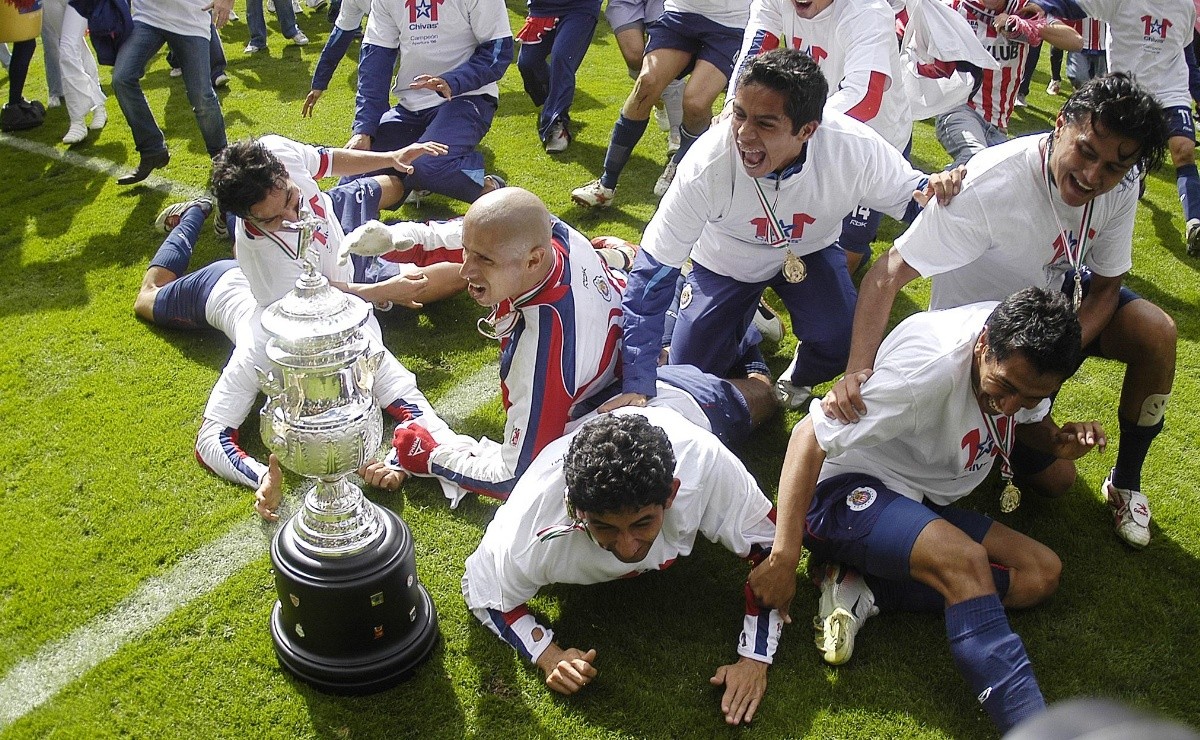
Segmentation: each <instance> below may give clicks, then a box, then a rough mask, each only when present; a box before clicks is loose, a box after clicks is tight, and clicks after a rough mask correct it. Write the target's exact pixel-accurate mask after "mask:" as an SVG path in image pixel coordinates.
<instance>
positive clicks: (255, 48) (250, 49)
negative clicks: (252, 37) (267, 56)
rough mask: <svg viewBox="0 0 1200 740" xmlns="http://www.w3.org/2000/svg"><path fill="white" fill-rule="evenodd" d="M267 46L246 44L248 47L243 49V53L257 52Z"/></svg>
mask: <svg viewBox="0 0 1200 740" xmlns="http://www.w3.org/2000/svg"><path fill="white" fill-rule="evenodd" d="M265 48H266V47H265V46H259V45H258V44H246V48H245V49H242V53H243V54H257V53H258V52H260V51H262V50H263V49H265Z"/></svg>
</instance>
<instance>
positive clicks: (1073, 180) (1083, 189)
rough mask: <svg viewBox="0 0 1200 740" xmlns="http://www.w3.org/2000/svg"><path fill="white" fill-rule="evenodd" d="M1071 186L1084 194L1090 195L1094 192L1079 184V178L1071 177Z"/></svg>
mask: <svg viewBox="0 0 1200 740" xmlns="http://www.w3.org/2000/svg"><path fill="white" fill-rule="evenodd" d="M1071 184H1073V185H1074V186H1075V187H1077V188H1079V189H1080V190H1082V191H1083V192H1085V193H1090V192H1092V191H1093V190H1095V188H1089V187H1088V186H1087V185H1084V184H1083V183H1081V182H1080V181H1079V178H1077V177H1075V176H1074V175H1071Z"/></svg>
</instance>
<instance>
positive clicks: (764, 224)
mask: <svg viewBox="0 0 1200 740" xmlns="http://www.w3.org/2000/svg"><path fill="white" fill-rule="evenodd" d="M815 222H816V219H815V218H813V217H812V216H810V215H808V214H807V213H793V214H792V222H791V223H790V224H788V223H784V221H783V219H782V218H781V219H779V230H780V231H782V232H783V235H784V237H785V238H787V240H788V241H793V242H795V241H800V240H801V239H803V238H804V227H805V226H807V225H809V224H811V223H815ZM750 225H751V226H753V227H754V238H755V239H757V240H758V241H760V242H770V241H771V230H770V228H769V227H770V225H771V222H770V221H769V220H768V219H767V217H766V216H759V217H758V218H752V219H750Z"/></svg>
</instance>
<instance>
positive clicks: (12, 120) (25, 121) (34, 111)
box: [0, 100, 46, 131]
mask: <svg viewBox="0 0 1200 740" xmlns="http://www.w3.org/2000/svg"><path fill="white" fill-rule="evenodd" d="M45 120H46V108H45V106H43V105H42V104H41V103H39V102H37V101H36V100H35V101H32V102H30V101H28V100H22V101H21V102H19V103H15V104H14V103H9V104H6V105H5V106H4V108H3V109H0V131H25V130H27V129H31V128H37V127H38V126H41V125H42V123H43V122H44V121H45Z"/></svg>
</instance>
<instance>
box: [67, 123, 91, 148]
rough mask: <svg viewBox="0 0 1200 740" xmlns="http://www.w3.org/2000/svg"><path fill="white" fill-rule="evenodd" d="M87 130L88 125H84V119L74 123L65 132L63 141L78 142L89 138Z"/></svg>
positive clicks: (68, 142)
mask: <svg viewBox="0 0 1200 740" xmlns="http://www.w3.org/2000/svg"><path fill="white" fill-rule="evenodd" d="M87 132H88V130H87V126H84V125H83V122H82V121H81V122H79V123H72V124H71V126H70V128H68V129H67V133H65V134H63V137H62V143H64V144H78V143H79V142H81V141H83V140H84V139H86V138H87Z"/></svg>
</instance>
